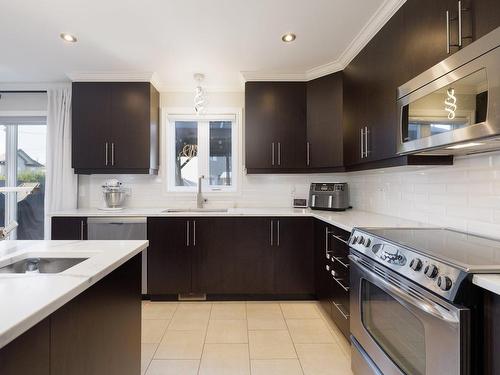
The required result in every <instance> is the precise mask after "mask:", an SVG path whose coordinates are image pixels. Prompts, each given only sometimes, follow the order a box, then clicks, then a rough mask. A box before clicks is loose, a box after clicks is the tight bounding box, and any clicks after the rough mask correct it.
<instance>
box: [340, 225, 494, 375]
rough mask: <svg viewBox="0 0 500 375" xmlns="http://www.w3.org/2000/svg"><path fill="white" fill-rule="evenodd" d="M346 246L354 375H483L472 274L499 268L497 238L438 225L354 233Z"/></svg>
mask: <svg viewBox="0 0 500 375" xmlns="http://www.w3.org/2000/svg"><path fill="white" fill-rule="evenodd" d="M349 245H350V255H349V259H350V261H351V262H350V264H351V296H350V310H351V335H352V337H351V339H352V369H353V372H354V373H355V374H356V375H358V374H386V375H390V374H398V375H400V374H411V375H414V374H415V375H418V374H422V375H424V374H449V375H454V374H469V373H480V370H478V369H479V368H480V365H477V364H474V365H473V366H471V361H472V360H474V358H475V354H474V353H475V351H472V350H471V334H475V333H473V331H475V329H471V324H472V323H473V322H475V321H476V320H477V319H471V315H473V314H475V307H474V306H475V305H476V300H477V296H476V294H477V293H474V287H473V285H472V282H471V277H472V274H474V273H492V272H499V271H500V242H499V241H495V240H491V239H487V238H483V237H479V236H474V235H469V234H465V233H461V232H457V231H453V230H449V229H441V228H385V229H371V228H361V229H358V228H356V229H355V230H353V232H352V234H351V237H350V239H349ZM471 358H473V359H472V360H471Z"/></svg>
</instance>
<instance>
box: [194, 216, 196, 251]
mask: <svg viewBox="0 0 500 375" xmlns="http://www.w3.org/2000/svg"><path fill="white" fill-rule="evenodd" d="M193 246H196V221H195V220H193Z"/></svg>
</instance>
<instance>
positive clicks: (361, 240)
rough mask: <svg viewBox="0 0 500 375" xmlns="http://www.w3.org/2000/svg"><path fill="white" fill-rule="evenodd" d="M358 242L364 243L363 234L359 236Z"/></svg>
mask: <svg viewBox="0 0 500 375" xmlns="http://www.w3.org/2000/svg"><path fill="white" fill-rule="evenodd" d="M358 243H359V244H360V245H363V244H364V243H365V238H364V237H363V236H359V239H358Z"/></svg>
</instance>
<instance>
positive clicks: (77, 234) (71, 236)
mask: <svg viewBox="0 0 500 375" xmlns="http://www.w3.org/2000/svg"><path fill="white" fill-rule="evenodd" d="M51 239H53V240H86V239H87V218H86V217H65V216H58V217H56V216H54V217H53V218H52V224H51Z"/></svg>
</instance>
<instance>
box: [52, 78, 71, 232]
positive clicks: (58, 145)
mask: <svg viewBox="0 0 500 375" xmlns="http://www.w3.org/2000/svg"><path fill="white" fill-rule="evenodd" d="M47 96H48V107H47V170H46V177H45V179H46V180H45V181H46V185H45V215H46V216H45V217H46V219H45V239H50V217H49V216H47V215H48V214H50V213H53V212H56V211H60V210H67V209H72V208H76V207H77V201H78V195H77V194H78V179H77V175H75V174H74V173H73V168H71V88H70V87H65V88H53V89H48V90H47Z"/></svg>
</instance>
